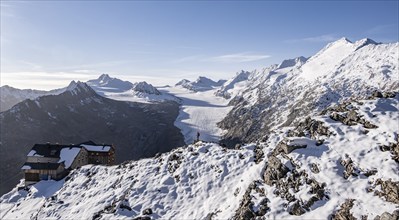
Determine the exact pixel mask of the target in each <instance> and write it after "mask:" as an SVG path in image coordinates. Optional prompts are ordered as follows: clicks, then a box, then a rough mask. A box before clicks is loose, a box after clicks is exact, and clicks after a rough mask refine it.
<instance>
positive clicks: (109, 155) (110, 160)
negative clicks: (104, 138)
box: [87, 147, 115, 166]
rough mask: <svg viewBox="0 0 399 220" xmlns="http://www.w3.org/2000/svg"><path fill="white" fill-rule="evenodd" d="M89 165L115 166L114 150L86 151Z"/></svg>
mask: <svg viewBox="0 0 399 220" xmlns="http://www.w3.org/2000/svg"><path fill="white" fill-rule="evenodd" d="M87 152H88V162H89V164H104V165H109V166H110V165H115V150H114V148H113V147H111V148H110V150H109V151H87Z"/></svg>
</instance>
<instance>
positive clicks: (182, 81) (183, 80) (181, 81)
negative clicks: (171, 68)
mask: <svg viewBox="0 0 399 220" xmlns="http://www.w3.org/2000/svg"><path fill="white" fill-rule="evenodd" d="M187 83H190V80H188V79H182V80H180V81H179V82H177V83H176V84H175V86H182V85H185V84H187Z"/></svg>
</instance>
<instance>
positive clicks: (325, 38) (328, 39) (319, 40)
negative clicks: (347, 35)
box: [285, 34, 339, 43]
mask: <svg viewBox="0 0 399 220" xmlns="http://www.w3.org/2000/svg"><path fill="white" fill-rule="evenodd" d="M338 39H339V37H337V36H335V35H333V34H325V35H320V36H315V37H306V38H300V39H290V40H286V41H285V42H287V43H296V42H310V43H324V42H331V41H336V40H338Z"/></svg>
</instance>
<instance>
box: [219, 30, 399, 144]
mask: <svg viewBox="0 0 399 220" xmlns="http://www.w3.org/2000/svg"><path fill="white" fill-rule="evenodd" d="M398 45H399V43H393V44H377V43H375V42H374V41H372V40H370V39H363V40H359V41H357V42H354V43H352V42H350V41H348V40H347V39H345V38H342V39H340V40H338V41H336V42H333V43H330V44H328V45H327V46H326V47H325V48H323V49H322V50H321V51H320V52H318V53H317V54H316V55H314V56H312V57H310V58H309V59H308V60H306V59H304V58H297V59H295V60H288V61H284V62H282V63H281V64H280V65H273V66H270V67H268V68H265V69H263V70H261V71H254V72H252V73H251V74H250V76H249V77H248V80H247V81H246V82H245V85H246V86H244V87H241V88H239V89H238V90H236V91H234V94H237V95H236V96H234V97H233V98H232V99H231V101H230V104H231V105H233V106H234V108H233V109H232V111H231V112H230V113H229V114H228V116H227V117H226V118H225V119H224V120H223V121H221V122H220V123H219V126H220V127H221V128H223V129H226V130H228V132H227V134H226V135H225V138H224V143H225V144H227V145H230V146H234V144H235V143H237V142H242V141H244V142H251V141H256V140H258V139H262V138H263V137H264V136H265V134H268V133H269V132H270V131H271V130H272V129H275V128H279V127H282V126H287V125H292V124H295V123H296V122H297V121H298V119H299V118H301V117H304V116H306V115H309V114H310V113H312V112H315V111H318V110H321V109H323V108H325V107H327V106H329V105H330V104H332V103H337V102H339V101H341V100H345V99H346V98H348V97H350V96H365V95H370V94H371V93H372V92H373V91H375V90H381V91H397V90H398V89H399V79H398V74H397V73H398ZM305 61H306V62H305Z"/></svg>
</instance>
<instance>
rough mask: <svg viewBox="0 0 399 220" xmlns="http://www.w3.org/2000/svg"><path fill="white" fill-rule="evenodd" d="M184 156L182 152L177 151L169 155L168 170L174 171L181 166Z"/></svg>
mask: <svg viewBox="0 0 399 220" xmlns="http://www.w3.org/2000/svg"><path fill="white" fill-rule="evenodd" d="M182 160H183V157H182V155H181V152H179V151H177V152H175V153H173V154H172V155H170V156H169V158H168V171H169V172H170V173H174V172H175V170H177V169H178V168H179V167H180V164H181V163H182Z"/></svg>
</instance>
